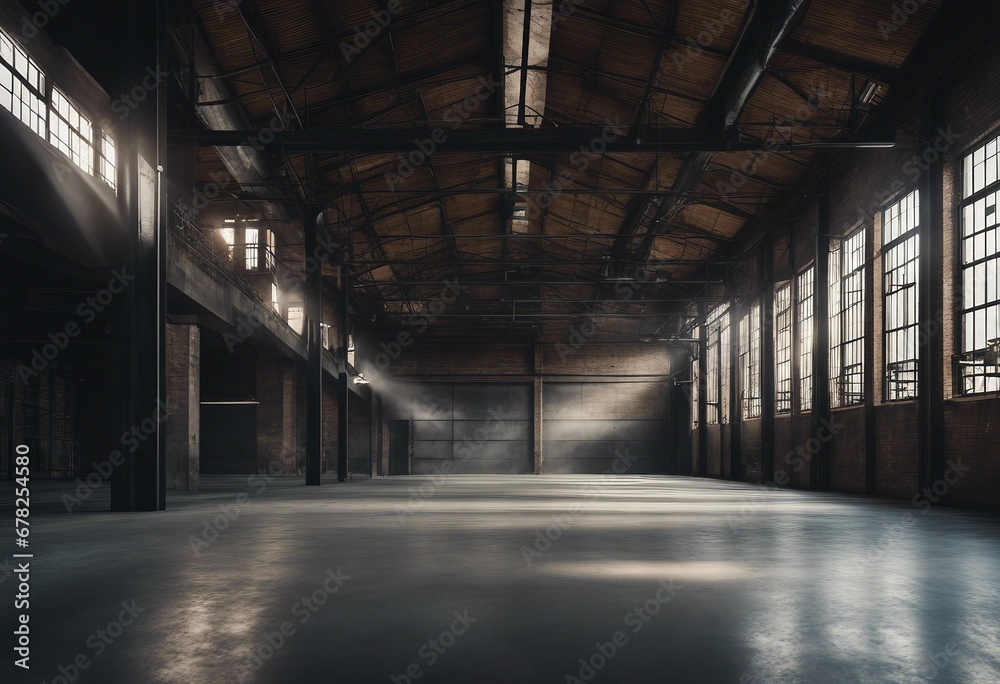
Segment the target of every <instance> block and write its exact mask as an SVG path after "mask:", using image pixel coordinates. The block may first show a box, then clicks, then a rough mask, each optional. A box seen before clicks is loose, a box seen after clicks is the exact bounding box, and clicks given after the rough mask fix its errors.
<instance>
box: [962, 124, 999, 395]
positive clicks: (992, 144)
mask: <svg viewBox="0 0 1000 684" xmlns="http://www.w3.org/2000/svg"><path fill="white" fill-rule="evenodd" d="M998 200H1000V138H993V139H991V140H989V141H988V142H986V143H984V144H982V145H980V146H979V147H977V148H976V149H975V150H974V151H973V152H971V153H969V154H968V155H966V157H965V159H964V160H963V182H962V201H961V205H960V210H959V211H960V215H961V222H962V229H961V245H960V254H961V263H962V266H961V269H962V270H961V277H962V281H961V282H962V347H961V353H960V354H959V356H958V359H957V361H958V369H957V372H956V376H957V381H958V383H959V389H960V391H961V393H962V394H981V393H984V392H998V391H1000V229H998V225H1000V217H998V215H997V205H998Z"/></svg>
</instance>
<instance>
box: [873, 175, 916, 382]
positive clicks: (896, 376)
mask: <svg viewBox="0 0 1000 684" xmlns="http://www.w3.org/2000/svg"><path fill="white" fill-rule="evenodd" d="M919 232H920V198H919V195H918V193H917V191H916V190H914V191H913V192H911V193H910V194H908V195H907V196H906V197H904V198H902V199H901V200H899V201H898V202H896V203H894V204H893V205H891V206H889V207H887V208H886V209H885V210H884V211H883V212H882V277H883V294H882V297H883V307H882V315H883V326H884V330H885V338H884V339H885V346H884V355H885V377H884V382H885V398H886V400H887V401H898V400H901V399H914V398H916V396H917V388H918V385H917V359H918V354H917V351H918V350H917V347H918V344H917V336H918V333H919V332H920V325H919V319H918V317H919V313H918V311H919V309H918V306H919V299H918V297H919V288H918V285H917V269H918V266H919V264H920V236H919Z"/></svg>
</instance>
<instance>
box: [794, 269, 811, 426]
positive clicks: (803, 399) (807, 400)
mask: <svg viewBox="0 0 1000 684" xmlns="http://www.w3.org/2000/svg"><path fill="white" fill-rule="evenodd" d="M815 279H816V275H815V270H814V269H813V268H812V267H810V268H809V269H808V270H805V271H803V272H802V273H800V274H799V276H798V278H797V282H796V284H795V285H796V290H797V292H798V324H799V410H800V411H809V410H811V409H812V384H813V383H812V381H813V374H812V361H813V305H814V304H813V302H814V300H813V294H814V289H815V288H814V285H815Z"/></svg>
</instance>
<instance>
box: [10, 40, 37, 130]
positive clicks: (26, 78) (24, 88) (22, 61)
mask: <svg viewBox="0 0 1000 684" xmlns="http://www.w3.org/2000/svg"><path fill="white" fill-rule="evenodd" d="M0 106H2V107H3V108H4V109H6V110H7V111H9V112H10V113H11V114H13V115H14V116H15V117H17V118H18V119H19V120H20V121H21V123H23V124H24V125H25V126H27V127H28V128H30V129H31V130H33V131H34V132H35V133H36V134H37V135H39V136H40V137H42V138H44V137H45V74H44V73H42V71H41V69H39V68H38V65H37V64H36V63H35V61H34V60H33V59H31V57H30V56H28V53H27V52H25V51H24V50H23V49H22V48H21V46H20V45H18V44H17V43H16V42H14V41H13V40H12V39H11V38H10V37H9V36H8V35H7V34H6V33H4V32H3V31H0Z"/></svg>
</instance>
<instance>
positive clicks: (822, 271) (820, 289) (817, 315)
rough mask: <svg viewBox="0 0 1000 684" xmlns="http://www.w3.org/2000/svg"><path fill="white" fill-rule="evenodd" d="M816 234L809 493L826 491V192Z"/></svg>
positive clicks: (828, 469)
mask: <svg viewBox="0 0 1000 684" xmlns="http://www.w3.org/2000/svg"><path fill="white" fill-rule="evenodd" d="M818 226H819V227H818V231H819V234H818V235H817V236H816V271H815V273H816V280H815V283H814V286H813V287H814V289H813V302H814V306H815V308H814V310H813V322H814V326H815V335H814V336H813V355H812V357H813V397H812V412H811V416H812V436H813V438H814V439H816V441H817V443H818V444H819V450H818V451H817V452H816V453H815V454H814V455H813V459H812V461H810V469H809V485H810V486H811V487H812V488H813V489H821V490H826V489H829V488H830V440H829V439H819V436H820V435H821V434H823V435H829V431H828V430H827V429H826V425H829V424H830V417H831V415H830V190H829V187H826V188H825V189H824V192H823V194H822V195H820V199H819V221H818Z"/></svg>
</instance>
